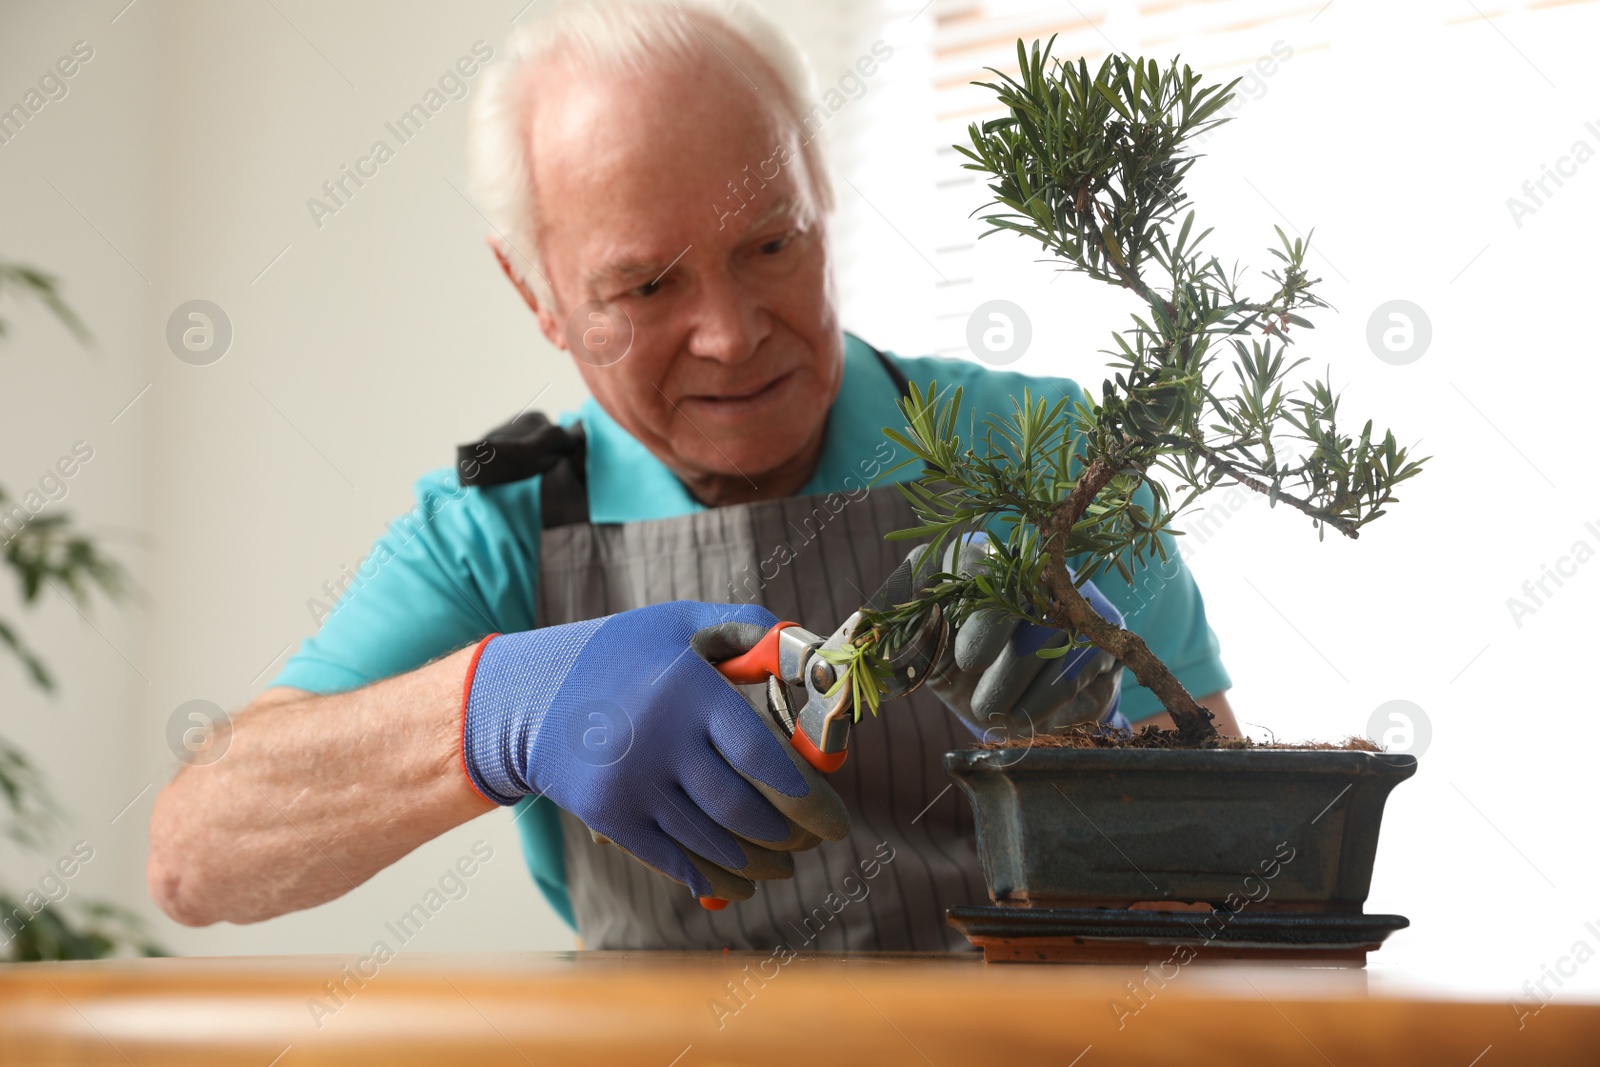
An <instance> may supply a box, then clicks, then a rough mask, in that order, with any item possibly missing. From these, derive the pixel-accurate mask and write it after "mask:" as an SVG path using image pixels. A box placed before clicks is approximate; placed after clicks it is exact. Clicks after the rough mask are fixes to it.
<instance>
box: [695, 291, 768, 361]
mask: <svg viewBox="0 0 1600 1067" xmlns="http://www.w3.org/2000/svg"><path fill="white" fill-rule="evenodd" d="M769 329H770V327H769V325H768V321H767V316H766V314H765V312H763V311H762V310H761V307H760V303H759V301H758V299H757V297H756V294H755V293H754V292H753V291H751V289H750V288H749V287H748V286H745V285H742V284H741V283H740V281H739V279H738V278H735V277H733V276H732V275H730V274H729V273H728V272H727V271H725V270H724V271H714V272H712V273H711V274H710V275H709V276H707V277H705V278H704V279H703V282H702V284H701V286H700V291H699V293H697V294H696V300H695V305H694V311H693V322H692V324H691V326H690V333H689V345H688V348H689V353H690V354H691V355H694V356H698V357H700V358H701V359H714V360H716V361H717V362H719V363H741V362H743V361H744V360H746V359H749V358H750V357H751V356H752V355H753V354H754V353H755V351H756V349H757V348H759V347H760V345H761V342H762V341H763V340H764V339H765V337H766V334H767V332H768V330H769Z"/></svg>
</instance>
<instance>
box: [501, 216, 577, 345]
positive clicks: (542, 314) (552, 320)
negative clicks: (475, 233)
mask: <svg viewBox="0 0 1600 1067" xmlns="http://www.w3.org/2000/svg"><path fill="white" fill-rule="evenodd" d="M484 243H485V244H487V245H488V246H489V251H491V252H493V253H494V258H495V262H497V263H499V264H500V269H501V270H502V271H504V272H505V276H506V278H507V279H508V280H509V281H510V282H511V284H512V285H513V286H514V287H515V288H516V290H517V292H518V293H519V294H520V295H521V296H522V302H523V303H524V304H527V305H528V310H529V311H531V312H533V314H534V316H535V317H536V318H538V320H539V329H540V331H541V332H542V333H543V334H544V335H545V338H546V339H547V340H548V341H549V342H550V343H551V344H553V345H555V346H556V347H557V348H559V349H562V350H565V349H566V347H567V335H566V331H565V330H562V329H559V328H558V324H557V322H556V316H555V313H554V312H553V311H552V310H551V309H549V308H547V307H544V306H543V305H541V304H540V303H539V298H538V297H537V296H535V295H534V293H533V290H532V289H530V288H528V283H527V282H525V281H523V280H522V275H520V274H518V273H517V271H516V268H514V267H512V265H511V257H510V256H509V255H507V254H506V247H505V242H504V241H502V240H501V239H500V237H499V236H498V235H495V234H490V235H489V236H487V237H485V238H484ZM535 269H537V268H535Z"/></svg>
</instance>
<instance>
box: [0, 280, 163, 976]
mask: <svg viewBox="0 0 1600 1067" xmlns="http://www.w3.org/2000/svg"><path fill="white" fill-rule="evenodd" d="M6 290H13V291H15V292H17V294H18V295H19V296H22V297H31V298H33V299H36V300H38V301H39V302H40V303H42V304H43V305H44V306H45V307H47V308H49V309H50V311H52V312H53V313H54V314H55V316H56V318H57V319H59V320H60V321H61V323H62V325H64V326H66V327H67V329H68V330H70V331H71V332H72V334H73V336H74V337H76V338H78V339H79V340H80V341H87V340H88V337H89V335H88V332H87V331H86V330H85V329H84V327H83V324H82V323H81V322H79V320H78V318H77V316H76V315H74V314H73V313H72V310H71V309H70V308H69V307H68V306H67V305H66V303H64V302H63V301H62V299H61V295H60V293H59V291H58V289H57V285H56V280H55V279H54V278H52V277H51V276H50V275H48V274H44V273H42V272H40V271H38V270H35V269H33V268H32V267H26V266H22V265H20V264H15V263H7V262H5V261H0V294H3V293H4V292H5V291H6ZM4 336H6V322H5V320H4V319H0V337H4ZM10 503H11V498H10V497H9V496H8V495H7V494H6V491H5V488H4V487H3V486H0V515H6V514H9V513H10V512H11V510H12V509H11V507H9V506H8V505H9V504H10ZM0 550H3V555H0V559H3V561H4V564H5V569H6V570H9V571H10V572H11V573H12V574H13V575H14V576H15V577H16V579H17V585H18V588H19V590H20V592H21V599H22V603H23V604H24V605H25V606H26V605H31V604H33V603H36V602H37V601H38V599H39V597H40V596H41V595H42V593H43V591H44V587H45V585H46V584H53V585H55V586H56V587H57V588H58V589H62V590H65V592H66V594H67V595H69V596H71V597H72V599H73V600H74V602H76V603H77V605H78V606H79V608H87V607H88V600H89V593H90V590H91V588H93V587H98V588H99V589H100V590H101V591H102V592H103V593H105V594H106V595H107V596H109V597H112V598H116V597H119V596H120V595H121V594H122V593H123V591H124V589H125V588H126V582H125V577H124V574H123V571H122V568H121V567H120V566H119V565H118V564H117V562H116V561H115V560H112V559H110V558H108V557H107V556H105V555H104V554H102V553H101V551H100V549H99V547H98V546H97V545H96V544H95V542H94V540H93V539H92V538H91V537H89V536H88V535H86V534H84V533H83V532H82V531H81V530H79V529H78V528H77V527H76V526H75V525H74V523H73V521H72V519H71V517H70V516H68V515H66V514H64V513H60V512H56V513H52V514H48V515H30V516H29V517H28V518H27V519H26V520H25V521H24V522H23V523H22V524H21V525H20V527H18V526H16V525H15V524H14V523H6V524H4V525H0ZM0 646H3V647H4V648H6V649H8V650H9V651H10V652H11V653H12V655H13V656H15V657H16V659H17V660H18V661H19V663H20V664H21V666H22V668H23V670H24V671H25V672H26V673H27V676H28V679H29V680H30V682H32V684H34V685H36V686H38V687H39V688H40V689H43V690H44V691H46V692H53V691H54V690H55V676H54V675H52V674H51V673H50V669H49V667H48V666H47V665H46V664H45V662H44V660H43V659H41V658H40V657H39V655H38V654H37V653H35V652H34V651H33V650H32V649H31V648H30V647H29V646H28V644H27V642H26V641H24V640H23V637H22V632H21V630H20V629H19V627H18V626H17V624H16V623H14V622H12V621H11V620H9V619H6V618H0ZM0 800H3V802H4V803H3V811H0V833H3V834H4V836H5V837H6V838H8V839H10V840H11V841H13V842H14V843H16V844H18V845H20V846H22V847H24V848H27V849H30V850H32V851H35V852H37V851H40V850H42V849H43V848H44V846H45V841H46V837H47V835H48V834H49V832H50V831H51V830H52V829H53V828H55V826H56V825H57V824H58V823H59V821H60V816H61V809H60V807H59V805H58V804H57V803H56V802H55V801H54V800H53V799H52V797H51V794H50V790H49V788H48V786H47V785H46V783H45V780H44V778H43V776H42V775H41V774H40V773H39V771H38V768H37V767H35V766H34V764H33V762H32V761H31V760H30V759H29V758H28V757H27V755H26V754H25V753H23V752H22V750H20V749H18V748H17V747H16V746H15V745H13V744H11V743H10V742H9V741H7V740H6V739H5V738H4V737H0ZM11 873H15V872H11ZM123 949H132V950H134V951H137V952H140V953H143V954H144V955H147V956H153V955H160V954H161V950H160V949H159V948H158V947H157V946H156V945H154V944H153V943H152V942H151V941H150V939H149V938H148V937H147V936H146V935H145V933H144V931H143V928H142V926H141V925H140V923H139V919H138V917H137V916H136V915H134V914H133V913H132V912H130V911H127V910H126V909H123V908H119V907H117V906H116V905H113V904H107V903H104V902H101V901H93V900H91V901H84V900H82V899H73V900H70V902H69V901H66V900H64V901H62V902H61V903H55V902H52V901H50V900H48V899H46V897H45V896H44V895H43V894H41V892H40V891H39V889H37V888H32V887H29V888H23V889H15V888H12V887H10V886H6V885H0V961H5V962H23V961H33V960H80V959H101V958H103V957H105V956H110V955H113V954H115V953H117V952H119V951H122V950H123Z"/></svg>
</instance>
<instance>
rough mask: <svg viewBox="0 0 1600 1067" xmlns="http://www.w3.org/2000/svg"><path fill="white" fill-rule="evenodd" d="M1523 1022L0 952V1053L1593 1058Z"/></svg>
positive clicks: (856, 969)
mask: <svg viewBox="0 0 1600 1067" xmlns="http://www.w3.org/2000/svg"><path fill="white" fill-rule="evenodd" d="M1130 983H1131V984H1132V985H1130ZM1141 983H1142V989H1141V996H1140V997H1135V996H1134V995H1133V994H1132V993H1131V992H1130V989H1132V988H1138V987H1139V986H1140V984H1141ZM338 986H342V989H340V988H337V987H338ZM335 994H336V995H335ZM1521 1023H1522V1025H1521V1026H1520V1028H1519V1025H1518V1024H1519V1020H1518V1017H1517V1014H1516V1012H1515V1011H1514V1010H1513V1009H1512V1007H1511V1006H1510V1005H1509V1004H1508V1003H1507V1001H1506V1000H1504V999H1493V998H1490V997H1482V998H1478V999H1472V998H1454V999H1452V998H1450V997H1447V996H1443V995H1440V994H1438V993H1436V992H1435V993H1430V992H1428V991H1427V990H1426V988H1421V987H1418V986H1417V985H1415V984H1413V983H1410V982H1408V981H1407V980H1405V979H1404V978H1403V977H1401V978H1400V979H1398V980H1396V979H1395V977H1394V976H1393V975H1391V974H1384V975H1369V973H1368V972H1366V971H1363V970H1344V971H1340V970H1315V969H1306V968H1295V967H1290V966H1263V965H1255V966H1249V967H1246V966H1242V965H1224V964H1215V963H1196V964H1191V965H1189V966H1187V967H1183V968H1181V969H1175V970H1172V971H1168V972H1166V974H1165V976H1163V975H1162V974H1160V973H1153V972H1145V971H1140V970H1138V969H1135V968H1121V967H1098V966H1049V965H1022V964H1010V965H1006V964H988V965H986V964H984V963H982V962H980V961H979V960H977V959H976V958H975V956H974V954H962V955H950V956H917V957H910V956H895V955H860V956H847V957H841V956H829V957H808V956H800V957H795V958H793V959H790V960H788V961H784V960H783V959H782V958H781V957H773V956H771V955H769V954H765V953H762V954H754V955H744V954H737V953H736V954H731V955H728V954H721V953H695V954H637V953H601V952H593V953H585V952H578V953H538V954H504V955H487V956H485V955H432V956H430V955H420V954H417V955H412V954H401V955H398V956H396V957H394V958H392V959H389V960H387V961H380V960H376V959H373V958H370V957H367V958H363V957H355V956H301V957H265V958H248V959H246V958H238V959H220V958H219V959H164V960H130V961H112V962H102V963H62V964H23V965H15V966H9V967H0V1064H7V1065H10V1064H18V1065H44V1064H58V1063H59V1064H65V1063H72V1064H102V1063H103V1064H118V1065H122V1067H127V1065H130V1064H131V1065H133V1067H146V1065H154V1064H208V1065H224V1064H248V1065H249V1067H297V1065H304V1064H359V1063H381V1064H385V1065H389V1067H403V1065H408V1064H422V1063H450V1064H465V1065H469V1067H493V1065H499V1064H512V1065H530V1064H531V1065H536V1067H553V1065H560V1064H584V1065H596V1064H612V1063H627V1064H643V1065H647V1067H701V1065H711V1064H757V1063H759V1064H795V1065H805V1067H815V1065H816V1064H817V1063H818V1062H819V1061H822V1062H826V1063H828V1064H830V1065H831V1064H856V1063H861V1064H873V1065H874V1067H881V1065H884V1064H900V1063H908V1064H923V1063H927V1064H933V1065H937V1067H944V1065H946V1064H949V1065H957V1064H961V1065H964V1064H989V1063H993V1064H1002V1063H1003V1064H1022V1063H1048V1064H1052V1065H1054V1067H1072V1065H1076V1067H1098V1065H1101V1064H1183V1065H1185V1067H1193V1065H1201V1064H1213V1063H1215V1064H1230V1065H1240V1064H1272V1065H1274V1067H1285V1065H1290V1064H1312V1065H1315V1067H1326V1065H1328V1064H1330V1063H1331V1064H1335V1065H1337V1067H1345V1065H1367V1064H1380V1065H1381V1064H1404V1065H1406V1067H1415V1065H1419V1064H1447V1065H1451V1067H1469V1065H1474V1064H1476V1065H1477V1067H1501V1065H1505V1064H1540V1065H1554V1064H1587V1065H1594V1064H1597V1063H1600V1003H1594V1002H1584V1001H1583V1000H1581V999H1576V1000H1571V1001H1569V1000H1567V999H1565V998H1564V999H1562V1000H1561V1001H1558V1002H1552V1003H1551V1004H1549V1005H1548V1006H1546V1007H1545V1008H1544V1009H1543V1010H1542V1011H1540V1012H1539V1013H1538V1014H1537V1015H1536V1016H1528V1017H1525V1018H1523V1019H1522V1020H1521ZM1485 1050H1487V1051H1485Z"/></svg>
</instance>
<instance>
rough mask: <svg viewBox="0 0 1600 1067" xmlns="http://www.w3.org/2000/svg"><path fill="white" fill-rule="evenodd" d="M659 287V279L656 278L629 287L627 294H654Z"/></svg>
mask: <svg viewBox="0 0 1600 1067" xmlns="http://www.w3.org/2000/svg"><path fill="white" fill-rule="evenodd" d="M660 289H661V279H660V278H657V279H656V280H655V281H653V282H645V283H644V284H643V285H640V286H636V287H634V288H632V289H629V290H628V295H629V296H654V295H655V294H656V293H657V292H658V291H659V290H660Z"/></svg>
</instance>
